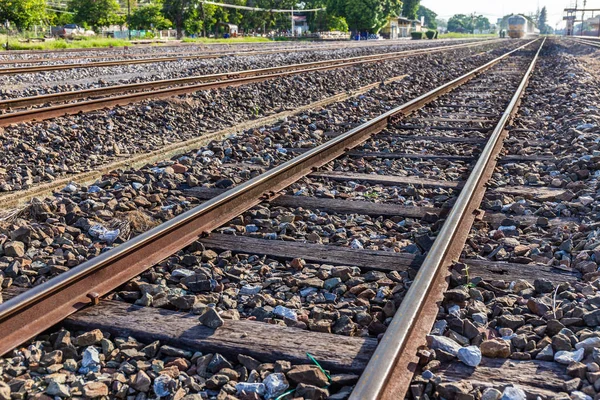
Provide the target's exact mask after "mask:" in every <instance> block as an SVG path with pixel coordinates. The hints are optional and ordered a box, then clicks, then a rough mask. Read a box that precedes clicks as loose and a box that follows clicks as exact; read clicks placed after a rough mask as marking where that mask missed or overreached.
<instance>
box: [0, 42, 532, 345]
mask: <svg viewBox="0 0 600 400" xmlns="http://www.w3.org/2000/svg"><path fill="white" fill-rule="evenodd" d="M533 42H534V41H531V42H529V43H527V44H524V45H523V46H520V47H518V48H516V49H513V50H511V51H509V52H507V53H505V54H503V55H501V56H499V57H497V58H495V59H493V60H491V61H489V62H487V63H486V64H484V65H482V66H480V67H477V68H475V69H474V70H472V71H470V72H468V73H466V74H464V75H462V76H460V77H458V78H456V79H454V80H452V81H450V82H448V83H446V84H444V85H442V86H440V87H438V88H436V89H434V90H431V91H429V92H427V93H425V94H423V95H421V96H419V97H417V98H415V99H413V100H411V101H409V102H407V103H405V104H403V105H401V106H399V107H396V108H394V109H393V110H390V111H388V112H386V113H384V114H382V115H379V116H378V117H376V118H373V119H371V120H370V121H368V122H366V123H364V124H362V125H360V126H358V127H356V128H353V129H351V130H350V131H348V132H345V133H343V134H342V135H340V136H337V137H336V138H334V139H332V140H330V141H328V142H326V143H324V144H322V145H319V146H317V147H315V148H313V149H311V150H309V151H307V152H306V153H304V154H302V155H300V156H298V157H296V158H294V159H292V160H289V161H287V162H286V163H284V164H281V165H279V166H277V167H275V168H273V169H271V170H269V171H267V172H265V173H264V174H262V175H259V176H257V177H256V178H254V179H251V180H249V181H247V182H245V183H243V184H241V185H239V186H237V187H235V188H233V189H231V190H229V191H227V192H225V193H223V194H221V195H219V196H217V197H215V198H213V199H211V200H209V201H207V202H205V203H203V204H201V205H199V206H197V207H195V208H193V209H191V210H189V211H187V212H185V213H183V214H181V215H179V216H177V217H175V218H173V219H171V220H169V221H167V222H165V223H163V224H161V225H159V226H157V227H155V228H153V229H151V230H149V231H147V232H145V233H142V234H141V235H139V236H137V237H135V238H133V239H132V240H129V241H127V242H126V243H124V244H123V245H121V246H118V247H116V248H114V249H111V250H110V251H107V252H105V253H103V254H100V255H99V256H97V257H95V258H93V259H92V260H89V261H86V262H84V263H82V264H80V265H78V266H76V267H74V268H72V269H70V270H69V271H67V272H64V273H62V274H60V275H59V276H57V277H55V278H52V279H50V280H49V281H47V282H44V283H43V284H41V285H39V286H36V287H34V288H32V289H30V290H28V291H27V292H25V293H22V294H20V295H18V296H16V297H14V298H12V299H10V300H8V301H7V302H5V303H3V304H0V337H1V338H2V340H1V341H0V355H2V354H5V353H6V352H8V351H10V350H11V349H13V348H14V347H16V346H18V345H19V344H21V343H22V342H24V341H26V340H28V339H30V338H32V337H33V336H35V335H36V334H38V333H40V332H43V331H44V330H46V329H48V328H50V327H51V326H53V325H54V324H56V323H58V322H60V321H61V320H63V319H64V318H66V317H67V316H69V315H70V314H72V313H74V312H76V311H77V310H78V309H81V308H83V307H85V306H87V305H89V304H93V303H95V302H97V299H98V298H99V296H102V295H104V294H106V293H108V292H109V291H111V290H114V289H115V288H117V287H118V286H120V285H121V284H123V283H125V282H127V281H128V280H130V279H132V278H134V277H135V276H137V275H139V274H140V273H142V272H143V271H145V270H146V269H148V268H149V267H151V266H152V265H154V264H155V263H157V262H160V261H161V260H163V259H164V258H166V257H168V256H169V255H171V254H173V253H175V252H177V251H179V250H181V249H182V248H185V247H186V246H188V245H190V244H191V243H193V242H194V241H195V240H197V239H198V237H199V236H200V235H202V234H203V233H208V232H210V231H212V230H213V229H215V228H217V227H219V226H221V225H222V224H224V223H226V222H227V221H229V220H231V219H232V218H234V217H236V216H238V215H239V214H241V213H243V212H245V211H246V210H248V209H250V208H251V207H253V206H255V205H257V204H259V203H261V202H262V201H264V200H267V199H268V198H270V197H272V196H274V195H275V194H276V193H277V192H278V191H280V190H282V189H284V188H285V187H287V186H289V185H290V184H292V183H293V182H295V181H297V180H298V179H301V178H302V177H304V176H306V175H307V174H309V173H311V172H312V171H313V170H314V168H317V167H319V166H322V165H324V164H326V163H328V162H330V161H331V160H334V159H335V158H337V157H339V156H340V155H342V154H344V153H345V152H346V151H347V150H348V149H350V148H353V147H356V146H357V145H359V144H360V143H362V142H364V141H365V140H367V139H368V138H369V137H370V136H371V135H372V134H374V133H377V132H380V131H381V130H383V129H385V128H386V127H387V125H388V123H389V122H390V120H391V119H392V118H398V117H401V116H405V115H408V114H410V113H411V112H413V111H415V110H417V109H419V108H421V107H423V106H424V105H425V104H427V103H429V102H431V101H433V100H435V99H436V98H438V97H439V96H441V95H443V94H446V93H448V92H450V91H451V90H453V89H454V88H456V87H459V86H461V85H462V84H464V83H465V82H467V81H469V80H471V79H472V78H474V77H475V76H478V75H479V74H480V73H482V72H484V71H486V70H488V69H490V68H491V67H493V66H494V65H496V64H498V63H499V62H500V61H502V60H504V59H506V58H507V57H509V56H510V55H512V54H514V53H515V52H517V51H519V50H521V49H523V48H524V47H526V46H528V45H529V44H531V43H533Z"/></svg>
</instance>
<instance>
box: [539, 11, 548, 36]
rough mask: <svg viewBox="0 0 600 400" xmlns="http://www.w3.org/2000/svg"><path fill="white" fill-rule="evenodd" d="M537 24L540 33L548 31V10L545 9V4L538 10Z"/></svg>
mask: <svg viewBox="0 0 600 400" xmlns="http://www.w3.org/2000/svg"><path fill="white" fill-rule="evenodd" d="M537 25H538V29H539V30H540V33H541V34H544V35H545V34H547V33H549V32H548V31H549V29H548V28H549V27H548V10H546V6H544V7H543V8H542V11H540V16H539V18H538V20H537Z"/></svg>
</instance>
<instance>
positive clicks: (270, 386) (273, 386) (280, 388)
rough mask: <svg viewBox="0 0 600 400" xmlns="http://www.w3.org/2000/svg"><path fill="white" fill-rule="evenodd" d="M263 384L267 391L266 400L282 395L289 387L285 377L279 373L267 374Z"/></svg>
mask: <svg viewBox="0 0 600 400" xmlns="http://www.w3.org/2000/svg"><path fill="white" fill-rule="evenodd" d="M263 383H264V384H265V387H266V389H267V398H271V399H272V398H275V397H278V396H280V395H282V394H283V393H284V392H285V391H286V390H287V388H288V387H290V385H289V384H288V382H287V379H286V378H285V375H284V374H282V373H280V372H276V373H273V374H269V376H267V377H266V378H265V380H264V381H263Z"/></svg>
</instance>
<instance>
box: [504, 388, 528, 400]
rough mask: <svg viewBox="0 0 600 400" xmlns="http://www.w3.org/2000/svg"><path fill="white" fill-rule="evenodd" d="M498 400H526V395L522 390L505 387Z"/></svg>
mask: <svg viewBox="0 0 600 400" xmlns="http://www.w3.org/2000/svg"><path fill="white" fill-rule="evenodd" d="M500 400H527V395H525V392H524V391H523V390H522V389H519V388H518V387H514V386H507V387H506V388H505V389H504V392H502V397H501V398H500Z"/></svg>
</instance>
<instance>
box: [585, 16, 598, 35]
mask: <svg viewBox="0 0 600 400" xmlns="http://www.w3.org/2000/svg"><path fill="white" fill-rule="evenodd" d="M585 22H586V23H587V24H588V25H589V26H590V31H591V32H590V33H591V34H596V35H598V32H600V30H599V28H600V16H598V17H594V18H589V19H587V20H586V21H585Z"/></svg>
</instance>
